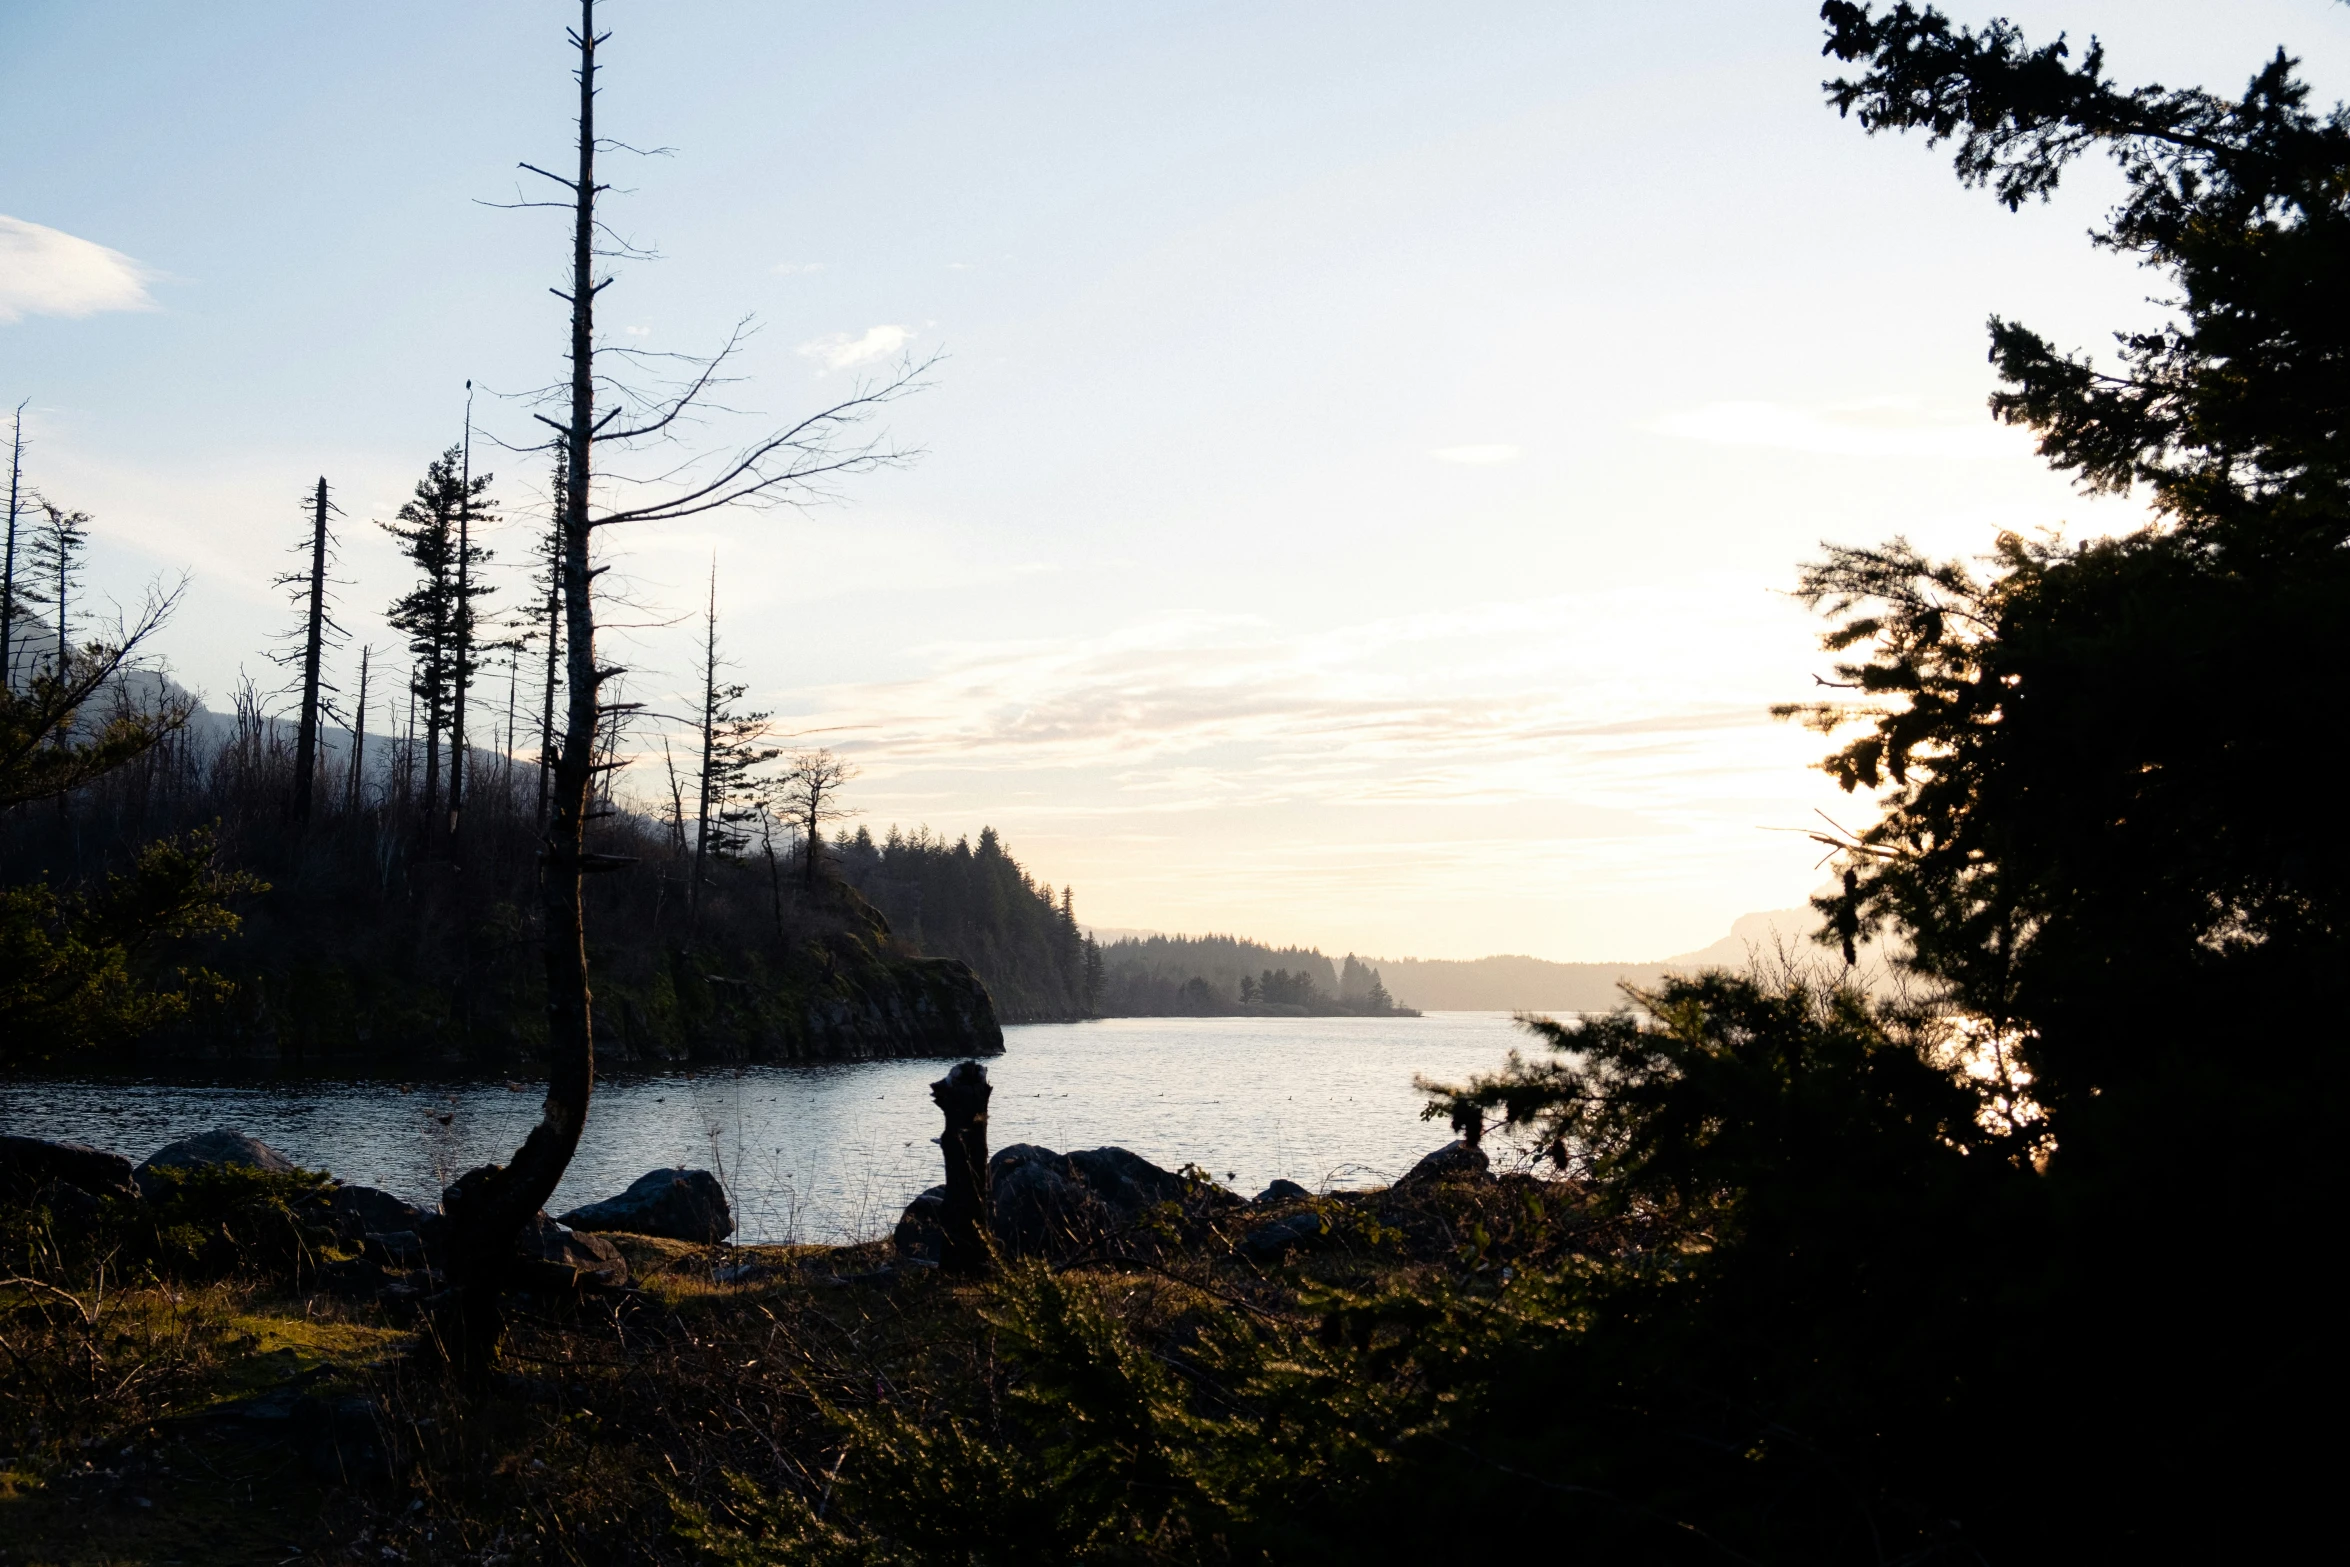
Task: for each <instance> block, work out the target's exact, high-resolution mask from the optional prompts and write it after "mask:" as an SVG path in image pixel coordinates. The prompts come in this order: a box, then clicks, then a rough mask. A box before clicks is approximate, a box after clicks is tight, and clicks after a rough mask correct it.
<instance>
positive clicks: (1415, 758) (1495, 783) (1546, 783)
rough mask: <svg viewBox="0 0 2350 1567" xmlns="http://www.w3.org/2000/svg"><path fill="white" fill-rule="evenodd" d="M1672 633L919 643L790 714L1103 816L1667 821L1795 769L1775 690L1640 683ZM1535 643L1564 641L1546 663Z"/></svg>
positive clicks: (1414, 631) (879, 765)
mask: <svg viewBox="0 0 2350 1567" xmlns="http://www.w3.org/2000/svg"><path fill="white" fill-rule="evenodd" d="M1665 624H1667V622H1666V621H1665V620H1664V619H1663V617H1660V616H1658V615H1657V614H1656V613H1655V611H1654V609H1653V608H1652V607H1650V606H1648V605H1645V604H1640V605H1619V606H1615V608H1614V611H1613V612H1609V611H1607V610H1605V609H1603V608H1601V607H1600V606H1597V605H1594V604H1592V603H1590V602H1572V603H1570V602H1568V601H1567V600H1563V599H1562V600H1547V599H1546V600H1542V601H1536V602H1526V603H1512V604H1494V605H1488V606H1483V607H1481V608H1476V609H1471V610H1466V611H1457V612H1446V613H1441V614H1429V615H1413V616H1399V617H1391V618H1387V619H1383V620H1378V621H1371V622H1363V623H1358V624H1355V625H1351V626H1342V627H1335V628H1331V629H1328V630H1324V631H1318V632H1311V633H1290V632H1284V631H1282V630H1280V629H1278V628H1276V627H1274V626H1272V625H1269V624H1267V623H1265V622H1263V621H1259V620H1255V619H1251V618H1246V617H1233V616H1199V617H1192V618H1189V619H1184V620H1175V621H1167V622H1162V623H1159V624H1156V625H1150V626H1143V627H1135V628H1130V629H1128V630H1125V631H1122V632H1119V633H1117V634H1114V635H1110V636H1105V637H1099V638H1092V639H1085V640H1070V641H1036V642H1003V643H994V644H987V645H958V646H942V647H934V648H931V649H927V650H917V652H918V656H921V657H924V658H925V659H927V660H928V661H929V662H930V663H931V666H932V667H931V670H930V672H929V673H928V674H926V675H924V676H922V677H919V678H916V679H913V680H907V681H899V682H891V683H884V684H872V685H859V686H848V687H836V688H833V689H831V690H827V691H824V692H821V693H818V694H816V710H815V711H813V712H807V713H803V714H801V715H799V716H797V717H795V718H794V719H793V720H792V722H793V723H794V725H795V726H798V725H801V724H805V725H807V726H809V727H811V728H822V729H825V730H828V731H830V732H832V733H834V734H837V735H839V736H840V737H841V738H840V741H839V742H838V743H840V744H842V745H843V747H844V748H847V749H853V750H856V751H857V752H859V753H860V754H861V755H862V756H863V757H864V758H865V759H866V761H867V762H868V764H869V765H870V767H871V768H872V770H873V772H874V776H875V778H876V779H877V780H879V779H881V778H883V777H886V776H891V775H895V776H905V775H908V774H932V773H936V772H938V771H941V770H947V771H954V772H961V773H978V774H990V773H995V774H1002V773H1007V772H1009V773H1030V772H1034V771H1037V770H1047V771H1049V770H1057V769H1078V770H1083V771H1085V772H1088V773H1090V774H1092V775H1093V776H1095V777H1097V778H1099V779H1100V780H1101V781H1102V784H1103V786H1104V788H1105V789H1106V791H1107V792H1106V795H1102V796H1097V797H1096V798H1097V805H1096V807H1095V808H1096V809H1098V810H1110V811H1137V812H1163V811H1168V810H1195V809H1207V808H1229V807H1235V806H1242V805H1248V804H1261V803H1266V802H1271V801H1287V802H1292V803H1297V802H1308V801H1310V802H1318V803H1320V804H1324V805H1332V806H1336V805H1348V806H1364V805H1369V804H1373V803H1377V802H1395V801H1399V800H1418V801H1423V802H1430V803H1435V802H1446V803H1452V804H1467V803H1474V802H1477V801H1497V800H1509V799H1527V798H1543V797H1548V798H1559V797H1562V795H1564V794H1573V795H1574V796H1576V797H1577V798H1581V799H1586V800H1590V801H1592V802H1594V803H1621V804H1623V805H1626V806H1628V807H1632V808H1634V809H1636V810H1637V811H1639V812H1640V813H1642V814H1644V815H1645V814H1648V813H1649V812H1651V811H1652V809H1653V808H1654V807H1657V806H1659V805H1666V806H1667V809H1668V813H1669V809H1670V807H1669V804H1668V803H1667V801H1666V800H1665V799H1664V798H1663V797H1660V795H1659V794H1658V793H1657V790H1656V788H1655V785H1656V784H1657V782H1658V780H1659V779H1660V778H1661V777H1663V776H1665V775H1670V774H1675V773H1683V772H1687V773H1690V774H1692V775H1697V774H1702V773H1707V772H1711V773H1714V774H1715V775H1716V781H1717V782H1718V781H1719V778H1720V777H1721V776H1726V774H1724V773H1723V769H1724V768H1725V767H1726V768H1727V771H1728V773H1736V772H1739V771H1741V770H1743V768H1744V767H1745V766H1748V765H1754V764H1758V763H1760V762H1761V761H1762V760H1763V758H1764V757H1765V755H1767V756H1768V760H1769V764H1770V765H1771V766H1773V767H1777V768H1785V767H1786V766H1787V765H1788V763H1787V758H1786V757H1785V756H1783V755H1782V754H1781V753H1782V752H1784V751H1785V750H1786V735H1785V730H1784V728H1783V727H1782V726H1774V725H1772V724H1771V723H1770V721H1769V719H1768V717H1767V714H1766V712H1765V698H1764V696H1763V694H1762V693H1757V694H1756V695H1755V696H1754V698H1753V699H1751V700H1747V699H1743V698H1744V696H1745V693H1743V692H1737V691H1732V692H1730V693H1728V694H1727V699H1725V693H1723V692H1722V690H1721V689H1720V687H1719V686H1718V685H1708V684H1707V683H1706V682H1703V681H1700V680H1695V679H1690V678H1687V675H1688V672H1687V671H1673V672H1671V674H1672V675H1675V676H1679V677H1680V678H1670V677H1668V678H1667V679H1665V680H1663V681H1656V680H1643V679H1641V678H1640V677H1639V676H1637V675H1630V677H1629V678H1627V675H1628V674H1629V671H1630V670H1631V669H1633V668H1635V667H1637V666H1639V665H1641V664H1643V663H1648V664H1650V665H1652V666H1653V662H1654V659H1653V652H1654V649H1653V648H1652V647H1651V646H1650V644H1652V643H1653V644H1656V645H1657V646H1660V647H1661V646H1664V645H1666V644H1668V643H1670V642H1672V641H1673V637H1672V636H1671V635H1665V634H1661V633H1660V628H1661V627H1662V626H1664V625H1665ZM1643 627H1645V628H1647V634H1646V635H1644V634H1643V632H1642V628H1643ZM1725 629H1727V630H1729V631H1730V632H1731V634H1732V635H1734V636H1735V635H1739V634H1741V633H1746V632H1750V631H1752V630H1753V628H1751V627H1743V626H1742V627H1736V628H1725ZM1529 640H1538V641H1543V642H1545V643H1546V644H1547V648H1546V651H1545V652H1544V653H1543V654H1542V655H1541V656H1539V657H1537V658H1535V659H1534V660H1533V661H1532V662H1531V663H1529V662H1528V661H1527V658H1526V653H1525V647H1526V644H1527V643H1528V641H1529ZM1627 644H1630V645H1627ZM1611 648H1612V649H1613V651H1611ZM1725 651H1727V650H1725ZM1702 662H1705V663H1709V664H1710V663H1712V662H1713V661H1712V660H1702ZM1738 732H1743V736H1742V737H1740V738H1732V736H1733V735H1734V734H1737V733H1738ZM1806 740H1808V737H1802V739H1800V740H1799V742H1798V743H1799V744H1801V743H1804V741H1806ZM1688 792H1689V791H1687V790H1679V791H1674V790H1668V791H1665V793H1666V794H1667V795H1672V794H1675V793H1678V794H1679V795H1680V796H1681V797H1682V798H1683V799H1684V800H1685V799H1686V798H1687V794H1688ZM1112 802H1115V803H1112Z"/></svg>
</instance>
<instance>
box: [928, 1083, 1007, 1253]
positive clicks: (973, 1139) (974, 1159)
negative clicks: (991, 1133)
mask: <svg viewBox="0 0 2350 1567" xmlns="http://www.w3.org/2000/svg"><path fill="white" fill-rule="evenodd" d="M994 1092H995V1089H994V1087H993V1085H991V1084H990V1083H989V1082H988V1080H987V1068H986V1067H983V1066H981V1065H980V1064H979V1063H978V1062H976V1061H965V1062H963V1063H962V1064H961V1065H959V1066H957V1067H956V1068H955V1069H954V1070H953V1071H951V1072H949V1073H947V1075H946V1076H944V1077H942V1078H940V1079H939V1080H938V1081H937V1082H935V1083H933V1084H931V1085H930V1097H931V1098H932V1099H934V1100H936V1101H937V1103H938V1107H939V1109H941V1110H943V1111H945V1112H946V1119H947V1125H946V1131H945V1132H944V1133H942V1134H941V1135H940V1137H939V1139H938V1146H939V1148H940V1150H941V1151H942V1152H944V1153H945V1155H946V1164H947V1195H946V1205H945V1211H944V1212H943V1213H942V1214H941V1215H940V1224H941V1226H942V1228H944V1230H945V1231H946V1244H945V1246H944V1247H943V1248H942V1250H941V1252H940V1255H939V1266H940V1267H941V1268H943V1269H944V1270H945V1271H947V1272H949V1273H957V1274H962V1275H965V1276H966V1277H971V1276H977V1275H979V1274H983V1273H986V1272H987V1271H989V1269H991V1268H992V1267H994V1265H995V1248H994V1246H993V1245H992V1244H991V1243H990V1241H989V1238H988V1227H987V1200H988V1189H987V1187H988V1181H987V1100H988V1096H989V1095H990V1094H992V1093H994Z"/></svg>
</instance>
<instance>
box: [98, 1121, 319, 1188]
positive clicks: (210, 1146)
mask: <svg viewBox="0 0 2350 1567" xmlns="http://www.w3.org/2000/svg"><path fill="white" fill-rule="evenodd" d="M219 1165H241V1166H243V1167H244V1168H245V1169H248V1170H269V1171H273V1172H276V1173H278V1174H285V1173H287V1172H289V1171H291V1170H292V1169H293V1168H294V1162H293V1161H292V1160H291V1159H288V1158H287V1157H286V1156H285V1155H284V1154H281V1153H279V1152H278V1151H277V1150H276V1149H275V1148H272V1147H270V1146H269V1144H267V1143H265V1142H263V1141H261V1139H260V1138H258V1137H247V1136H246V1135H245V1134H244V1133H243V1132H238V1131H232V1130H230V1129H229V1128H227V1127H220V1128H217V1129H216V1130H213V1131H209V1132H198V1133H197V1134H196V1135H195V1136H193V1137H183V1138H181V1139H180V1140H179V1141H178V1142H176V1143H167V1144H165V1145H164V1146H163V1147H161V1148H158V1149H156V1150H155V1151H154V1152H153V1153H151V1154H149V1155H148V1156H147V1162H146V1163H145V1164H142V1165H140V1166H139V1167H138V1168H137V1169H136V1170H134V1171H132V1172H131V1176H132V1178H133V1179H134V1180H136V1181H137V1182H138V1183H139V1190H141V1191H143V1192H145V1193H146V1194H147V1195H148V1196H149V1197H153V1196H154V1195H155V1194H156V1191H157V1189H158V1188H157V1183H156V1182H155V1181H154V1180H153V1179H152V1178H151V1173H152V1172H153V1171H156V1170H199V1169H206V1168H210V1167H215V1166H219Z"/></svg>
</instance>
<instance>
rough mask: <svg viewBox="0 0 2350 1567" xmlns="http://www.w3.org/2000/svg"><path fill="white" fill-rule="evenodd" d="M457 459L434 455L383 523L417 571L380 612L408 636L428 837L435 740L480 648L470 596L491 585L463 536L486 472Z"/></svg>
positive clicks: (482, 511)
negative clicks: (474, 471)
mask: <svg viewBox="0 0 2350 1567" xmlns="http://www.w3.org/2000/svg"><path fill="white" fill-rule="evenodd" d="M464 460H465V458H464V452H463V450H462V449H461V448H459V447H455V446H452V447H450V448H449V449H448V450H447V451H445V452H443V453H441V455H440V456H438V457H436V458H434V459H433V461H432V463H431V465H430V466H429V467H427V468H426V470H425V476H424V478H423V479H422V480H420V481H419V482H418V483H417V486H416V493H415V494H414V495H413V496H411V497H410V498H409V500H408V501H407V503H406V504H405V505H403V506H402V507H401V508H400V511H399V516H398V519H397V520H396V521H393V522H389V523H385V524H382V526H383V528H384V531H385V532H387V533H389V534H391V536H392V537H393V538H394V539H395V540H397V541H398V542H399V546H400V552H401V553H402V554H403V555H405V556H406V557H407V559H408V562H409V564H410V565H412V566H414V567H415V568H416V572H417V580H416V584H415V586H413V587H411V588H410V589H409V590H408V591H407V592H406V593H404V594H402V595H401V596H400V597H399V598H397V599H395V600H394V601H393V602H392V606H391V611H390V614H389V616H388V617H387V618H388V619H389V620H390V621H391V623H392V626H393V627H394V629H396V630H399V631H404V632H406V633H407V634H408V651H409V653H410V655H411V657H412V670H413V672H412V674H411V676H410V689H411V691H412V693H413V694H414V696H415V698H416V701H417V703H418V705H419V709H420V712H419V718H420V721H421V725H422V729H423V741H424V778H423V797H422V800H421V802H420V805H421V811H420V814H419V818H418V826H419V828H420V830H421V831H422V833H423V834H424V835H425V837H426V838H427V840H428V841H429V840H431V839H432V838H434V837H436V836H437V835H438V833H439V831H440V826H441V824H440V823H439V821H438V818H439V816H440V812H441V808H442V807H441V799H442V796H441V755H442V741H443V738H444V736H450V735H452V734H453V731H454V727H455V724H456V721H457V701H458V694H459V690H460V687H461V686H463V685H465V684H467V683H469V682H470V680H471V678H472V675H473V673H474V667H473V666H474V664H475V661H476V660H477V658H478V654H479V650H478V649H477V647H476V646H475V642H474V636H473V631H474V620H475V613H476V612H475V609H474V604H473V600H474V599H476V598H479V597H481V596H483V595H485V594H487V593H488V592H490V591H491V590H490V588H489V585H488V584H487V583H484V582H482V581H481V579H480V575H479V571H478V568H479V567H480V566H481V565H483V564H484V563H486V562H487V560H488V559H489V552H488V551H487V550H485V549H483V548H482V547H481V546H479V545H477V544H473V543H472V542H471V539H470V537H469V529H470V526H471V524H472V523H475V522H480V521H482V520H483V519H485V518H486V517H488V516H490V515H492V514H493V513H492V508H491V507H490V504H489V502H488V498H487V494H488V490H489V484H490V475H488V474H481V475H479V476H476V477H473V478H471V479H470V480H469V479H468V478H467V477H466V475H465V473H464V471H463V464H464ZM455 749H456V748H455V747H452V752H454V750H455ZM449 765H450V768H451V773H452V777H453V776H454V772H455V770H456V769H457V768H459V767H461V766H462V765H463V759H462V757H458V756H456V755H454V754H452V756H451V759H450V764H449Z"/></svg>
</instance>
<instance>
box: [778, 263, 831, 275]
mask: <svg viewBox="0 0 2350 1567" xmlns="http://www.w3.org/2000/svg"><path fill="white" fill-rule="evenodd" d="M772 270H773V271H774V273H775V275H776V276H778V277H806V276H807V275H808V274H809V273H811V272H821V271H823V270H824V263H823V262H821V261H778V262H777V263H775V265H774V267H773V268H772Z"/></svg>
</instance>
